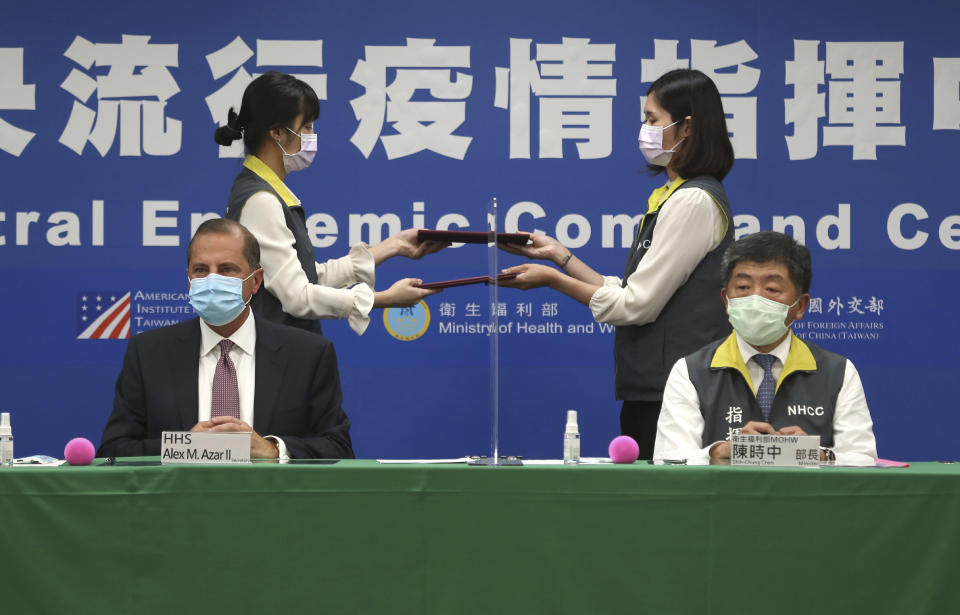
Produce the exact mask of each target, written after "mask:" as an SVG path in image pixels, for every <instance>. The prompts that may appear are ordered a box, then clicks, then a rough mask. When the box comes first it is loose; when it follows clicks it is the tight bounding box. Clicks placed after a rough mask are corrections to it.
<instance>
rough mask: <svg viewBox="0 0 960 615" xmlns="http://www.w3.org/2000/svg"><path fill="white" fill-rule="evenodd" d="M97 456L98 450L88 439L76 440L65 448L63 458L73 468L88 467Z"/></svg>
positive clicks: (71, 441) (68, 443)
mask: <svg viewBox="0 0 960 615" xmlns="http://www.w3.org/2000/svg"><path fill="white" fill-rule="evenodd" d="M96 454H97V449H95V448H94V447H93V443H92V442H90V440H87V439H86V438H74V439H73V440H70V441H69V442H67V445H66V446H65V447H64V448H63V458H64V459H66V460H67V463H69V464H70V465H72V466H88V465H90V462H91V461H93V458H94V456H95V455H96Z"/></svg>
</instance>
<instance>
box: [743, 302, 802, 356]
mask: <svg viewBox="0 0 960 615" xmlns="http://www.w3.org/2000/svg"><path fill="white" fill-rule="evenodd" d="M797 301H800V298H799V297H797ZM797 301H794V302H793V303H792V304H790V305H784V304H783V303H780V302H779V301H774V300H772V299H767V298H766V297H761V296H760V295H750V296H749V297H737V298H734V299H727V318H729V319H730V324H731V325H733V328H734V329H736V330H737V333H739V334H740V337H742V338H743V339H744V340H746V342H747V343H748V344H750V345H752V346H766V345H767V344H772V343H773V342H775V341H777V340H778V339H780V338H781V337H783V335H784V333H786V332H787V329H788V328H789V327H788V326H787V325H786V324H784V321H785V320H786V319H787V313H788V312H789V311H790V308H792V307H793V306H795V305H796V304H797Z"/></svg>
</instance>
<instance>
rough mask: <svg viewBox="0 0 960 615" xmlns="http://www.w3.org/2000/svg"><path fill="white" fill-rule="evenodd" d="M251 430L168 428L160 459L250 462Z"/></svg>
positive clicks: (161, 461) (198, 461) (171, 462)
mask: <svg viewBox="0 0 960 615" xmlns="http://www.w3.org/2000/svg"><path fill="white" fill-rule="evenodd" d="M250 438H251V433H250V432H249V431H242V432H215V431H164V432H163V433H162V434H161V437H160V463H162V464H164V465H167V464H171V465H176V464H208V463H214V464H223V463H250Z"/></svg>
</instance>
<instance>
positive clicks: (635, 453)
mask: <svg viewBox="0 0 960 615" xmlns="http://www.w3.org/2000/svg"><path fill="white" fill-rule="evenodd" d="M607 451H608V452H609V453H610V459H612V460H613V463H633V462H634V461H636V460H637V457H639V456H640V447H639V446H637V441H636V440H634V439H633V438H631V437H630V436H617V437H616V438H614V439H613V440H611V441H610V448H608V449H607Z"/></svg>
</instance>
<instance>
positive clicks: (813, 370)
mask: <svg viewBox="0 0 960 615" xmlns="http://www.w3.org/2000/svg"><path fill="white" fill-rule="evenodd" d="M721 346H722V347H723V348H722V349H721ZM718 350H719V352H718ZM734 354H735V355H736V357H737V358H739V361H740V364H741V365H742V364H743V358H742V357H741V356H740V351H739V349H738V348H737V342H736V336H734V335H731V336H729V337H727V338H726V339H723V340H717V341H716V342H713V343H712V344H708V345H707V346H706V347H704V348H702V349H700V350H698V351H697V352H695V353H694V354H692V355H690V356H688V357H687V358H686V361H687V371H688V372H689V374H690V382H692V383H693V386H694V388H695V389H696V390H697V396H698V397H699V398H700V413H701V414H702V415H703V434H702V437H703V446H707V445H708V444H710V443H711V442H719V441H721V440H727V439H729V438H730V436H731V435H732V434H734V433H739V431H740V429H742V428H743V426H744V425H746V424H747V423H748V422H750V421H763V420H764V419H763V413H762V412H761V411H760V403H759V402H758V401H757V396H756V394H755V393H754V392H753V389H752V388H751V387H750V385H749V384H747V380H746V378H744V376H743V374H742V373H741V372H740V370H739V369H737V367H734V366H732V365H731V364H730V363H731V361H729V360H726V359H729V358H730V357H731V356H733V355H734ZM791 367H794V368H795V369H791ZM846 368H847V359H846V358H845V357H843V356H841V355H838V354H835V353H833V352H829V351H827V350H824V349H823V348H820V347H819V346H817V345H816V344H813V343H811V342H806V341H803V340H801V339H800V338H798V337H794V338H793V342H792V343H791V346H790V355H789V356H788V357H787V363H786V364H785V365H784V370H785V374H781V378H780V382H779V386H778V387H777V391H776V394H775V395H774V397H773V405H772V406H771V408H770V420H769V421H768V422H769V423H770V424H771V425H773V427H774V428H776V429H780V428H781V427H786V426H788V425H797V426H798V427H800V428H801V429H803V430H804V431H805V432H807V433H808V434H809V435H811V436H815V435H818V436H820V446H827V447H830V446H833V415H834V412H835V410H836V406H837V396H838V395H839V394H840V389H841V388H842V387H843V377H844V372H845V371H846ZM788 369H790V371H789V372H786V370H788ZM754 384H757V385H759V383H754Z"/></svg>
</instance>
